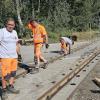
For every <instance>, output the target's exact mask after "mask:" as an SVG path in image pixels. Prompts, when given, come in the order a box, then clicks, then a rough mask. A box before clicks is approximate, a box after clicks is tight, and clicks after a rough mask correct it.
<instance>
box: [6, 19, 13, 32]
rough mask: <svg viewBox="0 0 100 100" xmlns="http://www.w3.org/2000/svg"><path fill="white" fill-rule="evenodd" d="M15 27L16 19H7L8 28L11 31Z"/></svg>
mask: <svg viewBox="0 0 100 100" xmlns="http://www.w3.org/2000/svg"><path fill="white" fill-rule="evenodd" d="M14 28H15V21H14V19H13V18H8V19H7V21H6V29H7V30H8V31H9V32H12V31H13V29H14Z"/></svg>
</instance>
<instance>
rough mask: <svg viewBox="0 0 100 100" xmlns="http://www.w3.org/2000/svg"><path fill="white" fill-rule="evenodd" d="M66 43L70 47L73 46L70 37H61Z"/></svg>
mask: <svg viewBox="0 0 100 100" xmlns="http://www.w3.org/2000/svg"><path fill="white" fill-rule="evenodd" d="M61 38H62V39H63V40H64V41H65V42H66V43H68V44H69V45H72V40H71V39H69V38H68V37H61Z"/></svg>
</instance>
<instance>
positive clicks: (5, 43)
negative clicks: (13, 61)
mask: <svg viewBox="0 0 100 100" xmlns="http://www.w3.org/2000/svg"><path fill="white" fill-rule="evenodd" d="M17 41H18V36H17V32H16V31H15V30H13V31H12V32H9V31H7V29H6V28H2V29H0V58H17V57H18V56H17V52H16V43H17Z"/></svg>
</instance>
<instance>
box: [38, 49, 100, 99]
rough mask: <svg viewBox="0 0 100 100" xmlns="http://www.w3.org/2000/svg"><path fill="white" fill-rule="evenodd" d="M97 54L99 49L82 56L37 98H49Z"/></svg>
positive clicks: (99, 51) (99, 52)
mask: <svg viewBox="0 0 100 100" xmlns="http://www.w3.org/2000/svg"><path fill="white" fill-rule="evenodd" d="M98 54H100V50H95V51H94V52H93V53H92V54H90V55H89V56H88V57H86V58H84V59H83V61H82V62H81V63H80V64H78V65H77V67H76V68H75V69H74V70H73V71H71V72H70V73H69V74H67V75H66V76H65V77H64V78H63V79H61V80H60V81H59V82H57V83H56V84H55V85H54V86H52V87H51V88H50V89H49V90H47V91H46V92H44V93H43V94H42V95H41V96H40V97H38V98H37V100H51V98H52V97H53V96H54V95H56V93H57V92H59V90H60V89H61V88H63V86H65V85H66V84H67V83H68V82H69V81H70V80H71V79H72V78H73V77H74V76H75V75H77V74H78V73H79V72H80V71H81V70H82V69H83V68H84V67H85V66H86V65H87V64H89V63H90V62H91V61H92V60H93V59H94V58H95V57H96V56H97V55H98Z"/></svg>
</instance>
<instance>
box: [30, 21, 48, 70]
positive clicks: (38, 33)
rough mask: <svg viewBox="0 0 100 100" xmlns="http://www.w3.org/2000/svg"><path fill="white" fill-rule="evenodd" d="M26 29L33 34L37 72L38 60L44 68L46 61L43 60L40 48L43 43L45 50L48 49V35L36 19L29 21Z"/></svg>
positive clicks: (36, 68)
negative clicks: (42, 63)
mask: <svg viewBox="0 0 100 100" xmlns="http://www.w3.org/2000/svg"><path fill="white" fill-rule="evenodd" d="M28 28H29V29H31V31H32V33H33V42H34V56H35V58H36V60H37V61H36V62H35V65H36V66H35V70H36V71H39V67H40V60H42V61H43V62H44V64H45V66H46V64H47V63H48V61H47V60H46V59H44V57H43V56H42V53H41V48H42V46H43V44H44V43H45V45H46V48H48V46H49V45H48V35H47V32H46V30H45V28H44V26H43V25H41V24H39V23H38V21H37V20H36V19H34V20H31V21H30V22H29V23H28Z"/></svg>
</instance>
